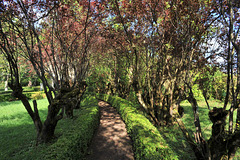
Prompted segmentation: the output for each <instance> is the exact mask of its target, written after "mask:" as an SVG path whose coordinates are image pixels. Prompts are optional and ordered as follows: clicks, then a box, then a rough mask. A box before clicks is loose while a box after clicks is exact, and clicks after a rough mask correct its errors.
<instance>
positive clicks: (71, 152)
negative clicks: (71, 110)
mask: <svg viewBox="0 0 240 160" xmlns="http://www.w3.org/2000/svg"><path fill="white" fill-rule="evenodd" d="M83 101H84V102H83V103H85V104H87V105H85V106H83V107H81V109H80V110H78V111H76V112H78V113H79V114H78V117H77V119H75V120H74V121H73V122H72V124H71V126H70V128H69V129H68V130H67V131H64V133H63V135H62V136H61V137H59V139H58V140H57V142H55V143H54V144H53V145H51V146H50V147H49V148H48V149H47V150H48V152H47V154H46V156H45V158H44V159H54V160H58V159H59V160H62V159H72V160H74V159H76V160H77V159H83V158H84V157H85V155H86V154H87V149H88V145H89V144H90V141H91V139H92V137H93V134H94V131H95V129H96V128H97V126H98V124H99V109H98V105H97V103H98V102H97V99H96V98H95V97H92V96H84V100H83Z"/></svg>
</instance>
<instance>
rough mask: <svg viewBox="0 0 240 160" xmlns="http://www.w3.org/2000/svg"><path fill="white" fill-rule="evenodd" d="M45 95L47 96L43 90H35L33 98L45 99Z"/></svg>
mask: <svg viewBox="0 0 240 160" xmlns="http://www.w3.org/2000/svg"><path fill="white" fill-rule="evenodd" d="M45 97H46V95H45V94H44V93H42V92H35V93H33V94H32V95H31V99H34V100H39V99H43V98H45Z"/></svg>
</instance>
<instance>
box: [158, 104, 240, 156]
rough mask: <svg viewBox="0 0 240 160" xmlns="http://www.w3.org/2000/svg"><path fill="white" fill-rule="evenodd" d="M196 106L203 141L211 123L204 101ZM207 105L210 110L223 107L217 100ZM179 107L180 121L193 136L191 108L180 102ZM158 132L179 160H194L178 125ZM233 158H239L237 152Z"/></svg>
mask: <svg viewBox="0 0 240 160" xmlns="http://www.w3.org/2000/svg"><path fill="white" fill-rule="evenodd" d="M198 105H199V117H200V123H201V127H202V128H201V129H202V133H203V137H204V138H205V140H208V139H209V138H210V136H211V132H212V122H211V121H210V119H209V117H208V112H209V110H208V108H207V105H206V103H205V101H198ZM209 105H210V107H211V109H212V108H213V107H217V108H220V107H223V102H221V101H219V100H209ZM181 106H182V107H183V108H184V116H183V117H182V120H183V122H184V124H185V126H186V128H187V129H188V131H189V133H190V134H191V135H193V133H194V132H195V126H194V117H193V111H192V106H191V104H190V103H188V102H187V101H184V102H182V103H181ZM229 107H230V106H227V109H228V108H229ZM235 117H236V114H235V115H234V119H235ZM226 129H228V126H227V125H226ZM159 131H160V133H161V135H162V136H163V137H164V139H165V141H166V142H167V143H168V144H169V146H171V148H172V150H174V151H175V152H176V153H177V155H178V157H179V159H182V160H185V159H188V160H194V159H196V158H195V155H194V152H193V151H192V149H191V148H190V147H189V144H188V143H187V142H186V140H185V137H184V136H183V134H182V131H181V130H180V128H179V127H178V125H174V126H168V127H165V128H162V127H161V128H159ZM192 137H193V136H192ZM235 157H240V153H239V151H238V152H237V153H236V156H235ZM235 159H237V158H235Z"/></svg>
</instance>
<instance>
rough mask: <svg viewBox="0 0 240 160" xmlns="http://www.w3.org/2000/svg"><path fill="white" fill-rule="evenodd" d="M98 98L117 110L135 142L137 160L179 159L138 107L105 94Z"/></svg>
mask: <svg viewBox="0 0 240 160" xmlns="http://www.w3.org/2000/svg"><path fill="white" fill-rule="evenodd" d="M97 97H98V98H100V99H103V100H105V101H107V102H109V103H111V104H112V106H114V107H116V108H117V110H118V112H119V113H120V115H121V117H122V119H123V120H124V121H125V123H126V126H127V131H128V133H129V134H130V137H131V138H132V140H133V148H134V151H135V157H136V159H144V160H160V159H178V157H177V156H176V155H175V153H174V152H173V151H172V150H171V148H169V146H168V145H167V144H166V142H165V140H164V138H163V137H162V136H161V135H160V133H159V131H158V129H157V128H156V127H154V126H153V124H152V123H151V122H150V121H149V120H148V119H147V118H146V117H145V116H144V115H142V114H141V113H140V112H139V111H138V110H137V109H136V107H137V106H134V105H133V104H132V103H130V102H129V101H126V100H124V99H121V98H119V97H112V96H109V95H103V94H97Z"/></svg>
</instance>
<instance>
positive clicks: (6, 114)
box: [0, 99, 48, 159]
mask: <svg viewBox="0 0 240 160" xmlns="http://www.w3.org/2000/svg"><path fill="white" fill-rule="evenodd" d="M37 103H38V108H39V113H40V116H41V118H42V120H43V119H45V118H46V114H47V105H48V102H47V100H46V99H42V100H38V101H37ZM35 138H36V131H35V128H34V125H33V122H32V120H31V118H30V116H29V115H28V113H27V111H26V109H25V108H24V106H23V105H22V103H21V102H20V101H13V102H1V103H0V151H1V152H0V159H1V158H2V159H9V157H12V158H11V159H14V157H18V155H21V154H22V153H25V152H27V151H29V150H31V149H32V148H33V147H34V146H35V143H36V142H35Z"/></svg>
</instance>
